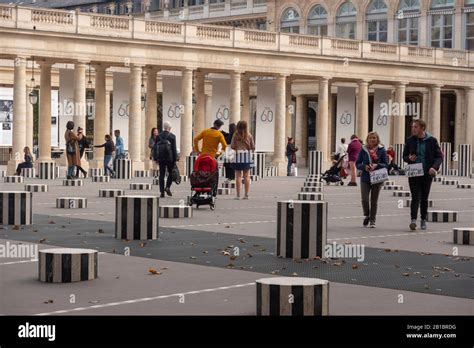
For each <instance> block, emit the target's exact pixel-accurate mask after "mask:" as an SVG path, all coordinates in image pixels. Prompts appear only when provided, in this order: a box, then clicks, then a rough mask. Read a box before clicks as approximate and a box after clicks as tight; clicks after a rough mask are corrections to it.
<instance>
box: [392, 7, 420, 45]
mask: <svg viewBox="0 0 474 348" xmlns="http://www.w3.org/2000/svg"><path fill="white" fill-rule="evenodd" d="M419 17H420V1H419V0H402V1H400V5H399V7H398V11H397V15H396V18H397V25H398V42H400V43H402V44H406V45H418V36H419V20H418V18H419Z"/></svg>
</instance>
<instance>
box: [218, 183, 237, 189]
mask: <svg viewBox="0 0 474 348" xmlns="http://www.w3.org/2000/svg"><path fill="white" fill-rule="evenodd" d="M221 186H222V188H227V189H235V182H231V181H229V182H223V183H222V184H221Z"/></svg>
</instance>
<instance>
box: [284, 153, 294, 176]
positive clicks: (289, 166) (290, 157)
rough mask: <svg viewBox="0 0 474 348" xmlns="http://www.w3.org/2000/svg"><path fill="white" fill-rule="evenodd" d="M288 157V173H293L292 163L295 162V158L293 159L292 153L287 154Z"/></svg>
mask: <svg viewBox="0 0 474 348" xmlns="http://www.w3.org/2000/svg"><path fill="white" fill-rule="evenodd" d="M286 157H287V159H288V168H287V170H286V174H288V175H291V166H292V164H293V160H292V159H293V156H292V155H288V156H286Z"/></svg>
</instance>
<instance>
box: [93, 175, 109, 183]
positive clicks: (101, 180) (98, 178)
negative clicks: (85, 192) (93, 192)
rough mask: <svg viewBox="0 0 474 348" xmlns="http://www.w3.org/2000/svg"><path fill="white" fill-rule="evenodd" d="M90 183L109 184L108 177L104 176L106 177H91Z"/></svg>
mask: <svg viewBox="0 0 474 348" xmlns="http://www.w3.org/2000/svg"><path fill="white" fill-rule="evenodd" d="M92 182H110V176H106V175H101V176H93V177H92Z"/></svg>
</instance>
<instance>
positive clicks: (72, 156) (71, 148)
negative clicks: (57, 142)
mask: <svg viewBox="0 0 474 348" xmlns="http://www.w3.org/2000/svg"><path fill="white" fill-rule="evenodd" d="M73 129H74V122H72V121H68V123H67V124H66V133H64V140H65V141H66V157H67V176H66V178H67V179H72V178H73V177H74V169H75V167H76V166H78V167H80V166H81V155H80V151H79V142H78V141H79V138H78V136H77V135H76V133H74V131H73Z"/></svg>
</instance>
